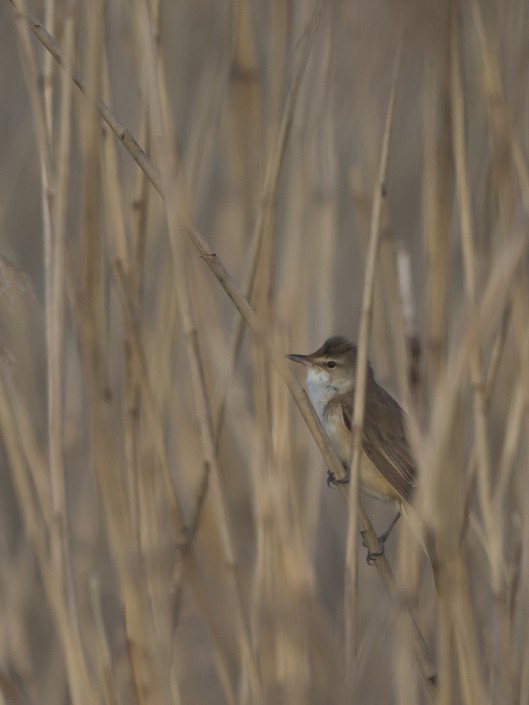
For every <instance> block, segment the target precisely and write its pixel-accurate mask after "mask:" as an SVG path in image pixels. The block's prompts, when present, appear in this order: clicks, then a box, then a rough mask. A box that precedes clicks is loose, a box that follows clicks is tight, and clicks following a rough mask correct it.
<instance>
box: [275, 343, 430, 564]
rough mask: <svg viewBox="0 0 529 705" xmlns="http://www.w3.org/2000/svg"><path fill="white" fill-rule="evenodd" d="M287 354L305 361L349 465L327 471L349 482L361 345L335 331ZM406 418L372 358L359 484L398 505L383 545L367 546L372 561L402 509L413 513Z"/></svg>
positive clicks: (310, 389) (318, 405)
mask: <svg viewBox="0 0 529 705" xmlns="http://www.w3.org/2000/svg"><path fill="white" fill-rule="evenodd" d="M287 358H288V359H289V360H292V361H293V362H296V363H298V364H301V365H303V366H304V367H305V369H306V375H307V393H308V395H309V398H310V401H311V403H312V405H313V407H314V409H315V411H316V413H317V414H318V416H319V418H320V421H321V422H322V424H323V426H324V428H325V431H326V432H327V435H328V437H329V439H330V441H331V443H332V444H333V446H334V448H335V450H336V451H337V453H338V455H339V457H340V459H341V461H342V463H343V464H344V467H345V468H346V477H345V478H344V479H343V480H339V479H337V478H335V477H334V475H332V473H329V484H338V483H340V482H348V480H349V478H348V476H347V475H348V471H349V465H350V461H351V451H352V442H351V429H352V420H353V408H354V399H355V384H356V366H357V360H358V349H357V347H356V345H355V344H354V343H352V342H351V341H350V340H349V339H348V338H345V337H343V336H333V337H331V338H328V339H327V340H326V341H325V342H324V343H323V345H322V346H321V347H319V348H318V349H317V350H315V351H314V352H313V353H310V354H309V355H299V354H290V355H287ZM405 418H406V417H405V414H404V411H403V410H402V408H401V406H400V405H399V403H398V402H397V401H396V400H395V399H394V398H393V397H392V396H391V394H389V392H387V391H386V390H385V389H384V388H383V387H382V386H381V385H379V384H378V382H377V381H376V379H375V375H374V372H373V368H372V367H371V365H370V364H369V363H368V365H367V385H366V397H365V413H364V424H363V431H362V452H361V458H360V469H359V481H360V488H361V489H362V490H363V491H364V492H365V493H366V494H368V495H370V496H372V497H375V498H376V499H378V500H381V501H383V502H389V503H392V504H394V505H395V506H396V507H397V509H398V513H397V515H396V517H395V519H394V520H393V521H392V523H391V524H390V526H389V527H388V529H387V530H386V531H385V532H384V533H383V534H382V535H381V536H380V537H379V541H380V549H379V551H376V552H371V551H368V556H367V560H368V563H371V562H372V561H373V559H374V558H375V557H376V556H379V555H381V554H382V553H383V552H384V544H385V541H386V539H387V537H388V536H389V534H390V532H391V530H392V529H393V527H394V526H395V524H396V522H397V521H398V519H399V517H400V516H401V514H402V513H404V514H405V515H407V514H408V515H409V513H410V512H409V509H410V507H411V502H412V500H413V495H414V492H415V488H416V485H417V470H416V464H415V461H414V458H413V455H412V451H411V448H410V444H409V442H408V438H407V435H406V425H405Z"/></svg>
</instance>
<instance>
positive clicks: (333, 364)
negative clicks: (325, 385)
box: [325, 360, 336, 370]
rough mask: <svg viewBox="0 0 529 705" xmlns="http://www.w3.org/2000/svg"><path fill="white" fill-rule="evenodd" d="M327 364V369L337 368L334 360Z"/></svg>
mask: <svg viewBox="0 0 529 705" xmlns="http://www.w3.org/2000/svg"><path fill="white" fill-rule="evenodd" d="M325 364H326V365H327V367H328V368H329V369H330V370H332V369H334V368H335V367H336V363H335V362H334V360H329V361H328V362H326V363H325Z"/></svg>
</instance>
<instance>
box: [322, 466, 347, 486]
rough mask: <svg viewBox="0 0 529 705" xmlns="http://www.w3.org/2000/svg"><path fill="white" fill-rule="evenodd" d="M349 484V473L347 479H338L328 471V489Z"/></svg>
mask: <svg viewBox="0 0 529 705" xmlns="http://www.w3.org/2000/svg"><path fill="white" fill-rule="evenodd" d="M348 482H349V473H347V474H346V475H345V477H336V475H335V474H334V473H333V472H331V470H327V487H336V485H346V484H347V483H348Z"/></svg>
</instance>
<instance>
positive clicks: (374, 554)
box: [364, 541, 385, 565]
mask: <svg viewBox="0 0 529 705" xmlns="http://www.w3.org/2000/svg"><path fill="white" fill-rule="evenodd" d="M364 546H365V544H364ZM366 548H367V556H366V561H367V565H375V558H378V557H379V556H382V555H383V554H384V548H385V547H384V542H383V541H380V543H379V549H378V551H371V549H370V548H368V547H367V546H366Z"/></svg>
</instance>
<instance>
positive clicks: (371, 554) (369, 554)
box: [364, 512, 400, 565]
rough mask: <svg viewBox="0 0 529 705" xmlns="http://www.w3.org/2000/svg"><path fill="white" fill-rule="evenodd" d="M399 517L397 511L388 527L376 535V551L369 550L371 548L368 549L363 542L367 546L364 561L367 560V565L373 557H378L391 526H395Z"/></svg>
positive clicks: (381, 552) (372, 561)
mask: <svg viewBox="0 0 529 705" xmlns="http://www.w3.org/2000/svg"><path fill="white" fill-rule="evenodd" d="M399 519H400V512H397V514H396V515H395V518H394V519H393V521H392V522H391V524H390V525H389V526H388V528H387V529H386V530H385V531H384V533H383V534H381V535H380V536H379V537H378V541H379V549H378V551H371V550H370V549H369V546H366V545H365V543H364V546H365V548H367V556H366V561H367V562H368V564H369V565H373V563H374V559H375V558H378V556H381V555H382V554H383V553H384V547H385V544H386V539H387V538H388V536H389V535H390V534H391V531H392V529H393V527H394V526H395V524H396V523H397V522H398V520H399Z"/></svg>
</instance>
